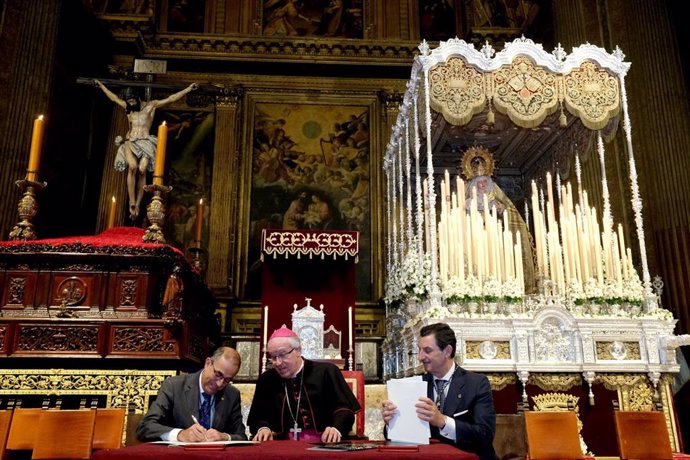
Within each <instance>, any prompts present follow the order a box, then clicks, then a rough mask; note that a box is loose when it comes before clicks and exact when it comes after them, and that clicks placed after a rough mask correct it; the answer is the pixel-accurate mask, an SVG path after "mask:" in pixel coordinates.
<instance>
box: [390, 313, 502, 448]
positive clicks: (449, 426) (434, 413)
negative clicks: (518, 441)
mask: <svg viewBox="0 0 690 460" xmlns="http://www.w3.org/2000/svg"><path fill="white" fill-rule="evenodd" d="M419 336H420V337H419V341H418V345H419V354H418V356H417V359H418V360H419V362H420V363H422V365H423V366H424V371H425V374H424V376H423V377H422V378H423V379H424V380H425V381H426V382H428V384H427V395H426V396H424V397H421V398H419V400H418V401H417V403H416V404H415V408H416V411H417V417H419V419H421V420H425V421H427V422H429V427H430V428H431V437H432V438H433V439H438V440H439V441H441V442H444V443H447V444H452V445H454V446H456V447H458V448H459V449H461V450H464V451H467V452H473V453H475V454H477V455H478V456H479V458H480V459H481V460H495V459H496V453H495V452H494V448H493V439H494V434H495V432H496V412H495V411H494V404H493V399H492V397H491V385H490V384H489V380H488V379H487V378H486V376H485V375H482V374H476V373H474V372H470V371H467V370H465V369H463V368H462V367H459V366H458V365H457V364H455V350H456V345H457V339H456V338H455V332H454V331H453V330H452V329H451V328H450V326H448V325H447V324H445V323H436V324H429V325H427V326H424V327H422V329H421V330H420V332H419ZM396 412H397V407H396V405H395V404H394V403H393V402H392V401H384V402H383V414H382V415H383V420H384V422H386V424H387V423H388V422H390V421H391V420H392V419H393V417H394V416H395V413H396Z"/></svg>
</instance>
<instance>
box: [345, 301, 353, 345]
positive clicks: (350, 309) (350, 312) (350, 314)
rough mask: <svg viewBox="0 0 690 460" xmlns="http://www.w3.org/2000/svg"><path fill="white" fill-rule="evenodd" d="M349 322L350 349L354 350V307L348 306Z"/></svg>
mask: <svg viewBox="0 0 690 460" xmlns="http://www.w3.org/2000/svg"><path fill="white" fill-rule="evenodd" d="M347 324H348V328H347V329H348V332H349V335H350V350H354V348H353V347H352V307H347Z"/></svg>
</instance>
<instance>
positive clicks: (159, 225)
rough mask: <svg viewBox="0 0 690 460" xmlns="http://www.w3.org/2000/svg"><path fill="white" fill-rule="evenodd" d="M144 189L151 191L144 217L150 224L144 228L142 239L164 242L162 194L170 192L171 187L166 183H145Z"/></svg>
mask: <svg viewBox="0 0 690 460" xmlns="http://www.w3.org/2000/svg"><path fill="white" fill-rule="evenodd" d="M144 190H145V191H147V192H150V193H153V197H152V198H151V202H150V203H149V205H148V206H146V217H147V218H148V219H149V222H151V225H149V227H148V228H147V229H146V233H144V237H143V238H142V241H143V242H144V243H160V244H165V237H164V236H163V223H164V222H165V205H164V204H163V196H162V195H163V194H165V193H170V191H171V190H172V187H169V186H167V185H158V184H152V185H145V186H144Z"/></svg>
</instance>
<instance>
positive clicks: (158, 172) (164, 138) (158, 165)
mask: <svg viewBox="0 0 690 460" xmlns="http://www.w3.org/2000/svg"><path fill="white" fill-rule="evenodd" d="M167 143H168V126H167V125H166V124H165V122H163V123H161V124H160V126H159V127H158V145H157V147H156V161H155V164H154V169H153V183H154V184H155V185H163V173H164V172H165V147H166V144H167Z"/></svg>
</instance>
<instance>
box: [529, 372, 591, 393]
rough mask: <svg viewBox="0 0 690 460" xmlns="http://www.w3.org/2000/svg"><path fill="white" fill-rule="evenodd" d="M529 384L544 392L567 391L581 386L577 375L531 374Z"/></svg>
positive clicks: (580, 380)
mask: <svg viewBox="0 0 690 460" xmlns="http://www.w3.org/2000/svg"><path fill="white" fill-rule="evenodd" d="M529 383H531V384H533V385H536V386H538V387H539V388H541V389H542V390H546V391H568V390H569V389H571V388H572V387H574V386H579V385H582V378H581V376H580V375H579V374H576V375H572V374H533V375H530V377H529Z"/></svg>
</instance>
